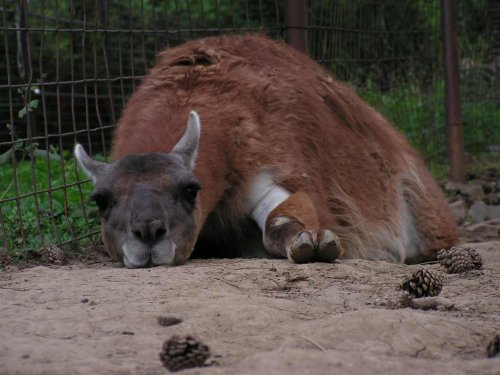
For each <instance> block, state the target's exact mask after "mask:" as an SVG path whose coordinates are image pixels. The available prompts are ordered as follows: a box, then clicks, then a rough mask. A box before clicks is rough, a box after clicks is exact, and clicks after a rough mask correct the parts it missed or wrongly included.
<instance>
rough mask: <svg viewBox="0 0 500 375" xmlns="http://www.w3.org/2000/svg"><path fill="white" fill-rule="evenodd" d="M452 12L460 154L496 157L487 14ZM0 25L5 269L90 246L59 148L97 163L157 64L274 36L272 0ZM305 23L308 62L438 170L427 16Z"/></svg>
mask: <svg viewBox="0 0 500 375" xmlns="http://www.w3.org/2000/svg"><path fill="white" fill-rule="evenodd" d="M479 3H481V4H479ZM483 3H484V4H483ZM486 3H487V4H486ZM460 4H461V5H460V9H459V10H460V22H461V23H460V41H461V74H462V87H463V92H462V97H463V107H464V111H463V112H464V121H465V125H466V130H465V131H466V148H467V151H469V152H472V153H475V152H479V151H481V150H483V149H485V148H486V147H488V146H490V145H494V144H500V134H499V132H500V130H499V129H500V120H499V119H500V89H499V87H500V85H499V79H500V78H499V72H500V68H499V65H500V62H499V55H500V46H499V42H498V40H500V26H499V24H500V5H499V2H498V1H497V0H490V1H482V2H473V1H464V2H461V3H460ZM0 13H1V14H0V17H1V21H0V34H1V39H2V40H1V41H0V44H3V46H2V49H1V52H0V233H1V234H0V236H1V238H2V240H1V241H2V243H3V247H4V248H5V249H8V250H9V252H10V253H11V254H12V255H13V256H15V257H23V256H27V255H36V254H37V251H38V249H40V248H42V247H44V246H46V245H48V244H51V243H57V244H76V245H81V244H82V243H84V242H85V241H89V240H90V241H92V239H93V238H95V236H93V235H95V234H96V233H97V232H98V221H99V220H98V217H97V214H96V210H95V209H94V208H93V207H92V206H91V205H89V204H88V202H87V197H88V194H89V192H90V190H91V184H90V182H89V181H88V180H87V179H86V178H85V177H84V176H83V175H79V174H78V172H77V169H76V165H75V162H74V159H73V157H72V148H73V146H74V144H75V143H76V142H79V143H82V144H83V145H84V146H85V148H86V149H87V150H89V151H90V153H91V154H92V155H93V156H94V157H96V158H101V159H106V158H107V155H108V152H109V148H110V140H111V135H112V132H113V128H114V126H115V124H116V122H117V120H118V118H119V117H120V113H121V111H122V109H123V107H124V106H125V103H126V101H127V98H128V97H129V96H130V94H131V93H132V92H133V91H134V90H135V88H136V87H137V85H138V84H139V83H140V79H141V78H142V77H143V76H144V75H145V74H146V72H147V70H148V68H149V67H151V66H152V65H153V63H154V59H155V55H156V54H157V53H158V52H159V51H161V50H163V49H164V48H170V47H174V46H176V45H179V44H181V43H183V42H185V41H187V40H190V39H193V38H199V37H204V36H211V35H221V34H234V33H240V34H241V33H248V32H260V33H266V34H268V35H270V36H271V37H274V38H285V36H286V32H287V28H286V27H285V24H284V19H283V18H284V14H285V1H283V0H274V1H273V0H267V1H262V0H259V1H257V0H255V1H254V0H196V1H195V0H175V1H160V0H123V1H119V0H92V1H90V0H88V1H82V0H78V1H77V0H69V1H60V0H30V1H28V0H16V1H14V0H2V7H1V8H0ZM308 19H309V22H308V25H307V27H306V30H307V35H308V45H309V54H310V55H311V57H312V58H314V59H315V60H316V61H318V62H319V63H320V64H322V65H323V66H324V67H325V68H326V69H328V70H329V71H331V72H332V74H333V75H334V76H335V77H337V78H338V79H341V80H344V81H347V82H350V83H351V84H352V85H353V86H355V87H356V88H357V90H358V92H359V93H360V94H361V95H362V96H363V97H364V98H365V99H366V100H367V101H368V102H370V103H371V104H372V105H373V106H375V107H376V108H378V109H379V110H380V111H382V112H383V113H384V114H385V115H386V116H387V117H388V118H389V119H390V120H391V121H392V122H393V123H394V124H395V125H396V126H398V127H399V128H400V129H401V130H402V131H403V132H404V133H405V134H406V135H407V136H408V137H409V139H410V141H411V142H412V143H413V144H414V145H415V146H416V147H417V148H418V149H419V150H421V151H422V152H423V154H424V156H425V158H426V160H427V162H428V163H429V164H430V165H433V164H435V165H443V164H445V163H446V146H445V144H446V142H445V139H446V134H445V128H444V123H445V120H444V116H445V115H444V106H443V102H444V98H443V96H444V89H443V87H444V83H443V71H442V64H441V32H440V8H439V2H438V1H425V0H384V1H382V0H350V1H346V0H310V1H308ZM495 36H496V39H495Z"/></svg>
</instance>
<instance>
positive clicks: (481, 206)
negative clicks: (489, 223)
mask: <svg viewBox="0 0 500 375" xmlns="http://www.w3.org/2000/svg"><path fill="white" fill-rule="evenodd" d="M488 211H489V209H488V205H487V204H486V203H484V202H483V201H476V202H474V203H473V204H472V206H471V207H470V209H469V216H470V218H471V219H472V221H474V222H475V223H479V222H481V221H484V220H486V219H487V217H488V213H489V212H488Z"/></svg>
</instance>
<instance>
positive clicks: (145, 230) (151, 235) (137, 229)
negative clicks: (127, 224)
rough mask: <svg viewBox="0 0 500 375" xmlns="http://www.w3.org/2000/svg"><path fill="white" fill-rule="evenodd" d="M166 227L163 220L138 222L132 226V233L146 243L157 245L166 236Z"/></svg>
mask: <svg viewBox="0 0 500 375" xmlns="http://www.w3.org/2000/svg"><path fill="white" fill-rule="evenodd" d="M165 232H166V229H165V225H164V224H163V222H162V221H161V220H149V221H136V222H134V223H133V224H132V233H133V234H134V236H136V237H137V238H139V239H141V240H142V241H144V242H146V243H155V242H157V241H158V240H160V239H161V237H162V236H163V235H164V234H165Z"/></svg>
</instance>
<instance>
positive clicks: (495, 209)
mask: <svg viewBox="0 0 500 375" xmlns="http://www.w3.org/2000/svg"><path fill="white" fill-rule="evenodd" d="M488 217H489V218H490V219H500V206H488Z"/></svg>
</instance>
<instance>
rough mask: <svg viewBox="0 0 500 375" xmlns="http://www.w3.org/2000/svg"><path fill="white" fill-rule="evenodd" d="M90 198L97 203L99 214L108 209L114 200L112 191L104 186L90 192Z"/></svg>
mask: <svg viewBox="0 0 500 375" xmlns="http://www.w3.org/2000/svg"><path fill="white" fill-rule="evenodd" d="M90 199H91V200H93V201H94V202H95V203H96V204H97V207H98V208H99V212H100V213H101V214H104V213H105V212H106V211H107V210H108V209H110V208H111V207H112V206H113V205H114V202H115V200H114V198H113V193H111V191H109V190H108V189H104V188H100V189H97V190H94V191H93V192H92V194H90Z"/></svg>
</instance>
